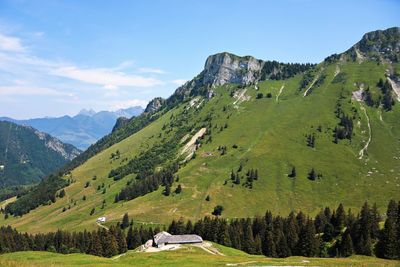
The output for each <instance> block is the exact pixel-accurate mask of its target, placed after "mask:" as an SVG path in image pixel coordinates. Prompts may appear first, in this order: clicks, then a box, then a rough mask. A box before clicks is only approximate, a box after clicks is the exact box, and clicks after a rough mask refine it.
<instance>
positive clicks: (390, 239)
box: [376, 200, 399, 259]
mask: <svg viewBox="0 0 400 267" xmlns="http://www.w3.org/2000/svg"><path fill="white" fill-rule="evenodd" d="M386 214H387V219H386V221H385V226H384V228H383V230H382V232H381V236H380V238H379V241H378V244H377V246H376V254H377V255H378V256H379V257H382V258H386V259H396V258H398V257H399V251H398V249H399V248H398V247H397V243H398V240H397V237H398V235H397V220H398V206H397V203H396V202H395V201H394V200H390V202H389V205H388V208H387V212H386Z"/></svg>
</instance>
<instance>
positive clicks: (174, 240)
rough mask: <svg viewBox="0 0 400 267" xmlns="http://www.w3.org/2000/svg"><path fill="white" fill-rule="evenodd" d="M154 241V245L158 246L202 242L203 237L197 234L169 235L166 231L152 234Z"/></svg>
mask: <svg viewBox="0 0 400 267" xmlns="http://www.w3.org/2000/svg"><path fill="white" fill-rule="evenodd" d="M154 242H155V246H157V247H158V248H160V247H163V246H165V245H177V244H198V243H203V239H202V238H201V237H200V236H198V235H171V234H170V233H167V232H160V233H158V234H156V235H155V236H154Z"/></svg>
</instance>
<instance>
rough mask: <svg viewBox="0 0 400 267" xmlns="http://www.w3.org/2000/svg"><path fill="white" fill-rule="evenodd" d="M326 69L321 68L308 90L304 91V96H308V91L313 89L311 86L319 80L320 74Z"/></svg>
mask: <svg viewBox="0 0 400 267" xmlns="http://www.w3.org/2000/svg"><path fill="white" fill-rule="evenodd" d="M323 70H324V68H321V70H320V71H319V72H318V74H317V75H316V76H315V78H314V80H313V81H312V82H311V84H310V86H308V88H307V90H306V91H305V92H304V95H303V97H306V96H308V94H309V93H308V92H309V91H310V90H311V88H312V87H313V86H314V84H315V83H316V82H317V81H318V79H319V76H320V75H321V73H322V71H323Z"/></svg>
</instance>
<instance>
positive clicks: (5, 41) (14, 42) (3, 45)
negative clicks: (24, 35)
mask: <svg viewBox="0 0 400 267" xmlns="http://www.w3.org/2000/svg"><path fill="white" fill-rule="evenodd" d="M0 50H3V51H11V52H20V53H21V52H25V51H26V47H24V46H23V45H22V43H21V40H20V39H19V38H17V37H13V36H8V35H5V34H2V33H0Z"/></svg>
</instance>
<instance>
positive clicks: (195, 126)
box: [0, 28, 400, 232]
mask: <svg viewBox="0 0 400 267" xmlns="http://www.w3.org/2000/svg"><path fill="white" fill-rule="evenodd" d="M399 36H400V34H399V28H391V29H388V30H385V31H377V32H372V33H368V34H366V35H365V36H364V37H363V38H362V40H361V41H360V42H359V43H357V44H355V45H354V46H353V47H352V48H350V49H349V50H348V51H345V52H344V53H341V54H334V55H331V56H329V57H327V58H326V59H325V60H324V61H323V62H321V63H319V64H317V65H314V64H286V63H279V62H276V61H264V60H259V59H255V58H254V57H251V56H245V57H240V56H236V55H233V54H230V53H226V52H224V53H219V54H215V55H212V56H210V57H209V58H208V59H207V60H206V63H205V66H204V70H203V71H202V72H201V73H200V74H198V75H197V76H196V77H195V78H194V79H193V80H191V81H189V82H187V83H186V84H184V85H183V86H181V87H179V88H178V89H177V90H176V91H175V92H174V94H173V95H172V96H171V97H169V98H168V99H162V98H156V99H154V100H153V101H151V102H150V103H149V105H148V106H147V108H146V110H145V112H144V113H143V114H141V115H139V116H138V117H135V118H132V119H129V120H123V121H120V123H119V126H118V127H116V128H114V131H113V132H111V133H110V134H108V135H106V136H104V137H103V138H101V139H100V140H99V141H98V142H96V143H95V144H94V145H93V146H91V147H90V148H89V149H88V150H86V151H85V152H83V153H82V154H80V155H79V156H78V157H76V158H75V159H74V160H72V161H71V163H69V164H67V165H66V166H65V167H64V168H63V173H64V174H63V175H62V176H61V177H59V179H60V180H67V181H74V182H72V183H70V184H69V185H68V186H67V187H65V194H66V196H68V197H67V198H57V199H56V201H55V203H53V204H51V205H42V206H40V207H38V208H35V207H36V206H35V207H32V208H29V209H28V211H29V210H30V212H29V213H28V214H24V213H26V212H28V211H27V210H26V209H25V210H24V211H23V212H22V213H19V207H21V206H23V205H25V204H22V203H29V200H30V198H31V197H32V196H33V194H30V195H29V194H27V195H25V196H23V197H21V198H20V199H18V200H17V201H16V202H15V203H11V204H9V205H8V206H7V207H8V209H7V210H8V211H10V213H11V214H24V215H23V216H22V217H10V218H8V219H7V220H4V219H0V224H11V225H15V226H16V227H20V228H21V229H24V230H28V231H30V232H38V231H40V230H41V229H43V228H44V229H46V230H48V231H51V230H56V229H57V228H59V227H60V226H62V227H63V228H64V229H69V230H78V229H88V228H95V227H96V224H95V218H97V217H100V216H105V217H106V218H107V220H108V221H111V222H113V221H114V222H115V221H116V220H119V219H120V218H121V217H122V215H123V214H124V213H126V212H128V213H129V216H130V217H131V218H135V220H139V221H145V222H152V223H161V224H162V223H167V222H169V221H170V220H171V219H172V218H174V219H179V218H181V217H182V218H185V219H199V218H202V217H203V216H204V215H211V213H212V212H213V209H214V208H215V207H217V206H219V205H220V206H222V207H223V209H222V216H223V217H226V218H238V217H239V218H241V217H252V216H255V215H259V214H264V213H265V211H266V210H271V211H272V212H273V213H275V214H288V213H289V212H290V211H298V210H300V209H301V210H302V211H303V212H305V213H308V214H316V213H318V212H319V211H320V209H321V208H324V207H325V206H330V207H335V206H337V205H338V204H339V203H343V204H344V206H345V207H346V208H351V209H353V210H358V207H360V206H362V204H363V203H364V201H366V200H367V201H369V202H371V203H374V202H376V204H377V207H378V209H380V210H381V211H383V209H384V208H385V206H386V203H387V201H388V200H389V199H391V198H395V197H398V196H399V195H400V180H399V179H400V164H399V159H400V142H399V138H400V127H399V118H400V104H399V94H400V93H399V91H398V90H397V88H399V87H400V86H399V85H400V83H399V81H400V63H399V61H398V55H399V54H400V51H399V41H398V40H399ZM365 40H368V41H365ZM364 42H365V43H366V44H367V45H364V44H363V43H364ZM356 48H357V49H356ZM352 51H359V53H360V55H361V57H360V56H358V57H357V56H356V57H354V56H352V55H353V54H354V53H356V52H354V53H353V52H352ZM357 53H358V52H357ZM360 58H361V60H360ZM39 189H40V190H44V189H46V184H42V185H41V188H39ZM39 189H37V190H39ZM56 193H57V192H56V191H54V192H53V194H56ZM70 199H74V200H76V205H75V204H74V205H71V204H70ZM41 203H42V204H43V203H47V202H46V199H42V200H41ZM220 211H221V210H220ZM49 215H50V216H51V218H52V219H51V220H47V219H45V218H46V217H47V216H49ZM33 222H34V223H33Z"/></svg>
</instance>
